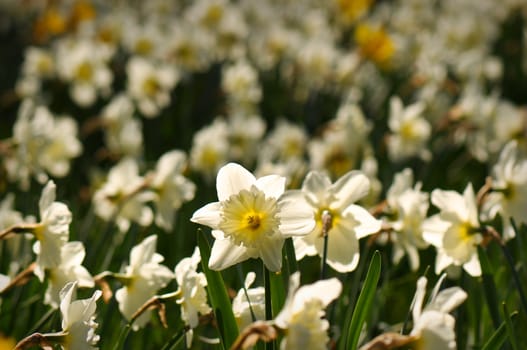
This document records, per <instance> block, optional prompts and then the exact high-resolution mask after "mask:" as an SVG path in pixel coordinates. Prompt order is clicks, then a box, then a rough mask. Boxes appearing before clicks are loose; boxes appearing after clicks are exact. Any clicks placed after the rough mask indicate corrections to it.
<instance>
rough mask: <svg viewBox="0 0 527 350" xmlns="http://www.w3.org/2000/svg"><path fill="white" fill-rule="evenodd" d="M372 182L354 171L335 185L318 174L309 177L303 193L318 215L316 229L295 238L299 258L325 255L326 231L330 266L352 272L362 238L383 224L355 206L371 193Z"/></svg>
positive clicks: (355, 264) (316, 172)
mask: <svg viewBox="0 0 527 350" xmlns="http://www.w3.org/2000/svg"><path fill="white" fill-rule="evenodd" d="M369 190H370V181H369V179H368V178H367V177H366V176H365V175H364V174H363V173H362V172H360V171H351V172H348V173H347V174H345V175H343V176H342V177H341V178H340V179H338V180H337V181H336V182H335V183H333V184H332V183H331V180H330V179H329V177H328V176H327V175H325V174H323V173H321V172H318V171H311V172H310V173H308V174H307V176H306V178H305V180H304V183H303V184H302V190H301V191H297V192H298V193H301V194H303V195H304V196H305V198H306V199H307V202H308V203H309V205H310V207H311V212H312V213H313V214H314V215H315V219H316V226H315V228H314V229H313V230H312V231H311V233H310V234H309V235H307V236H304V237H298V238H294V244H295V251H296V255H297V259H302V258H303V257H304V256H306V255H317V254H318V255H319V256H322V255H323V251H324V237H323V234H324V233H323V228H324V225H326V229H327V231H328V232H326V234H328V242H327V244H328V245H327V263H328V265H329V266H331V267H332V268H333V269H335V270H336V271H338V272H349V271H353V270H354V269H355V268H356V267H357V264H358V262H359V239H361V238H363V237H366V236H368V235H371V234H373V233H375V232H378V231H379V230H380V228H381V221H380V220H377V219H375V218H374V217H373V216H372V215H371V214H370V213H369V212H368V211H367V210H366V209H364V208H363V207H361V206H359V205H357V204H354V203H355V202H357V201H358V200H359V199H361V198H363V197H364V196H366V195H367V194H368V191H369Z"/></svg>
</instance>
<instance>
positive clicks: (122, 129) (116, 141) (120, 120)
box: [101, 93, 143, 157]
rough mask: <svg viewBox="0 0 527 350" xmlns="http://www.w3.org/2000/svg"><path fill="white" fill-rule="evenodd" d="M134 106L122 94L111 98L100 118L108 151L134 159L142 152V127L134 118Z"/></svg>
mask: <svg viewBox="0 0 527 350" xmlns="http://www.w3.org/2000/svg"><path fill="white" fill-rule="evenodd" d="M134 112H135V106H134V104H133V101H132V100H131V98H130V97H129V96H128V95H126V94H124V93H122V94H119V95H117V96H115V97H113V98H112V100H111V101H110V102H109V103H108V105H106V106H105V107H104V108H103V110H102V112H101V116H102V119H103V122H104V131H105V141H106V147H108V150H109V151H110V152H111V153H113V154H117V155H122V156H131V157H136V156H139V155H140V154H141V153H142V150H143V133H142V131H143V127H142V124H141V120H140V119H138V118H134V117H133V115H134Z"/></svg>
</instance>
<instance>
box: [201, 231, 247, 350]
mask: <svg viewBox="0 0 527 350" xmlns="http://www.w3.org/2000/svg"><path fill="white" fill-rule="evenodd" d="M198 246H199V251H200V253H201V267H202V269H203V273H205V276H206V278H207V291H208V295H209V300H210V303H211V304H212V309H213V310H214V315H215V317H216V321H217V323H218V329H219V333H220V337H221V340H222V344H223V347H224V348H225V349H229V348H230V347H231V345H232V343H234V340H236V337H237V336H238V325H237V324H236V320H235V318H234V314H233V313H232V304H231V301H230V299H229V295H228V294H227V289H226V288H225V283H224V282H223V277H222V276H221V274H220V273H219V272H218V271H212V270H210V269H209V258H210V246H209V243H208V242H207V238H206V237H205V234H204V233H203V231H201V230H199V234H198Z"/></svg>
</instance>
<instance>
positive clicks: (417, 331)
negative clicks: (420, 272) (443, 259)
mask: <svg viewBox="0 0 527 350" xmlns="http://www.w3.org/2000/svg"><path fill="white" fill-rule="evenodd" d="M445 276H446V275H443V276H442V277H441V278H440V279H439V281H438V282H437V284H436V286H435V287H434V290H433V291H432V295H431V296H430V297H429V300H430V302H429V303H428V304H427V305H425V306H424V308H423V301H424V297H425V294H426V284H427V280H426V278H425V277H421V278H419V280H418V281H417V290H416V293H415V297H414V302H413V309H412V317H413V322H414V326H413V329H412V331H411V332H410V335H411V336H413V337H415V338H416V340H415V343H414V344H415V347H412V348H413V349H417V350H442V349H449V350H455V349H456V333H455V330H454V327H455V323H456V320H455V319H454V317H453V316H452V315H450V314H449V312H451V311H452V310H454V309H455V308H456V307H458V306H459V305H460V304H461V303H463V301H465V299H466V298H467V293H466V292H465V291H464V290H462V289H461V288H459V287H451V288H447V289H445V290H442V291H440V292H438V290H439V287H440V285H441V282H442V281H443V279H444V277H445Z"/></svg>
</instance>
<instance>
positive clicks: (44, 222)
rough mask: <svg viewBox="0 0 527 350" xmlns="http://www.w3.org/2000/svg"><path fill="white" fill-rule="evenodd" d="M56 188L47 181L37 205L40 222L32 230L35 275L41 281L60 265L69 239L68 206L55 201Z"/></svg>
mask: <svg viewBox="0 0 527 350" xmlns="http://www.w3.org/2000/svg"><path fill="white" fill-rule="evenodd" d="M56 189H57V186H56V185H55V183H54V182H53V181H49V182H48V183H47V184H46V186H45V187H44V189H43V190H42V195H41V197H40V201H39V203H38V206H39V210H40V222H39V223H38V226H37V228H36V229H35V230H34V235H35V237H36V238H37V240H38V241H37V242H35V245H34V246H33V250H34V252H35V253H36V254H37V268H36V271H35V274H36V275H37V276H38V277H39V278H40V280H41V281H42V280H43V279H44V271H45V270H46V269H53V268H56V267H58V266H59V265H60V263H61V251H62V248H63V246H64V245H65V244H66V242H67V241H68V239H69V234H70V231H69V225H70V223H71V219H72V215H71V212H70V210H69V209H68V206H67V205H66V204H64V203H61V202H56V201H55V192H56Z"/></svg>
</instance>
